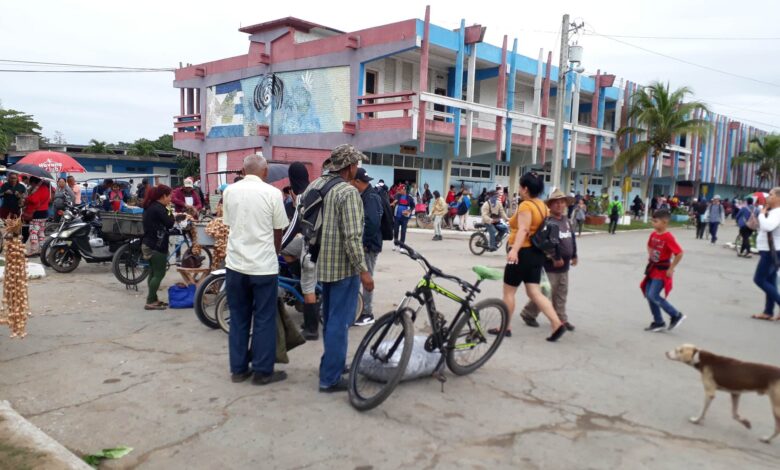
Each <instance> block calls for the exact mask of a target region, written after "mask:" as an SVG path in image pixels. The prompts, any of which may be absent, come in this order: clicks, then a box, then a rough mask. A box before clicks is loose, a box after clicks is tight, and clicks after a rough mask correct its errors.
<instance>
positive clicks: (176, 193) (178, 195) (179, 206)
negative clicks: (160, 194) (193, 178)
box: [171, 188, 203, 212]
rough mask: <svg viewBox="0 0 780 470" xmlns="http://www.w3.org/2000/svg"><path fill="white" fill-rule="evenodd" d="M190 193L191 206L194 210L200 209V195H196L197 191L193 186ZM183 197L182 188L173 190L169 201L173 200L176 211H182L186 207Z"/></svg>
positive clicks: (201, 206) (201, 205)
mask: <svg viewBox="0 0 780 470" xmlns="http://www.w3.org/2000/svg"><path fill="white" fill-rule="evenodd" d="M190 195H191V196H192V207H194V208H195V210H196V211H200V210H201V209H202V208H203V204H202V203H201V202H200V197H198V192H197V191H196V190H195V188H192V193H191V194H190ZM185 197H186V196H185V195H184V190H183V188H176V189H174V190H173V193H172V194H171V202H173V207H174V209H175V210H176V212H184V211H185V209H186V208H187V203H186V202H185V200H184V198H185Z"/></svg>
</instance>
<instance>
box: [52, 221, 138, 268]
mask: <svg viewBox="0 0 780 470" xmlns="http://www.w3.org/2000/svg"><path fill="white" fill-rule="evenodd" d="M99 214H100V211H99V210H98V209H96V208H94V207H90V208H86V209H82V210H81V213H80V214H79V215H80V216H79V217H74V214H73V212H71V211H67V212H66V213H65V214H63V216H62V222H61V225H60V227H59V228H58V230H57V231H56V232H55V233H53V234H52V235H51V238H50V239H48V240H47V241H46V242H45V246H44V247H42V249H41V256H42V257H43V258H44V259H45V264H46V265H47V266H50V267H51V268H52V269H54V270H55V271H57V272H58V273H69V272H72V271H73V270H74V269H76V268H77V267H78V265H79V263H80V262H81V260H82V259H84V261H86V262H87V263H106V262H109V261H111V260H112V258H113V257H114V252H115V251H116V250H117V249H118V248H119V247H120V246H122V245H123V244H124V243H126V242H125V241H124V240H114V239H111V238H108V237H106V236H104V235H103V232H102V230H101V228H102V227H101V221H100V217H99Z"/></svg>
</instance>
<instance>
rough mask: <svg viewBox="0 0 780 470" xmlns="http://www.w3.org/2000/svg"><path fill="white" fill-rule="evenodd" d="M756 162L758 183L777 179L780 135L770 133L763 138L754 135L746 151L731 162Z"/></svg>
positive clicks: (771, 181)
mask: <svg viewBox="0 0 780 470" xmlns="http://www.w3.org/2000/svg"><path fill="white" fill-rule="evenodd" d="M743 163H757V164H758V169H757V170H756V176H758V183H759V184H760V185H762V186H763V185H764V184H765V183H769V186H771V185H772V183H773V182H775V181H777V175H778V174H779V173H780V135H776V134H772V135H767V136H765V137H764V138H758V137H754V138H753V139H752V140H751V141H750V148H749V149H748V151H747V152H744V153H741V154H740V155H739V156H738V157H736V158H735V159H734V160H733V164H735V165H740V164H743Z"/></svg>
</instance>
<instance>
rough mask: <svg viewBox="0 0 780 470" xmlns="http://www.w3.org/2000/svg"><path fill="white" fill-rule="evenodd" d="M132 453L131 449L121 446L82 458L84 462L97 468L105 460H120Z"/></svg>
mask: <svg viewBox="0 0 780 470" xmlns="http://www.w3.org/2000/svg"><path fill="white" fill-rule="evenodd" d="M132 451H133V448H132V447H127V446H121V447H114V448H111V449H103V450H101V451H100V452H96V453H94V454H90V455H86V456H84V461H85V462H86V463H88V464H90V465H92V466H93V467H95V468H97V466H98V465H100V462H102V461H103V460H106V459H112V460H113V459H120V458H122V457H124V456H125V455H127V454H129V453H130V452H132Z"/></svg>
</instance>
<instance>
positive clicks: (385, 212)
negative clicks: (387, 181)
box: [377, 191, 393, 240]
mask: <svg viewBox="0 0 780 470" xmlns="http://www.w3.org/2000/svg"><path fill="white" fill-rule="evenodd" d="M377 193H378V194H379V199H380V200H381V201H382V221H381V223H380V224H379V231H380V232H382V240H392V239H393V208H392V207H390V201H389V200H388V199H387V197H386V196H385V195H383V194H382V193H381V192H379V191H377Z"/></svg>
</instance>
